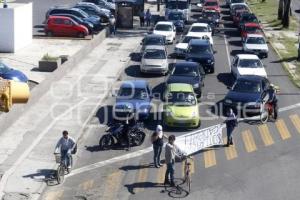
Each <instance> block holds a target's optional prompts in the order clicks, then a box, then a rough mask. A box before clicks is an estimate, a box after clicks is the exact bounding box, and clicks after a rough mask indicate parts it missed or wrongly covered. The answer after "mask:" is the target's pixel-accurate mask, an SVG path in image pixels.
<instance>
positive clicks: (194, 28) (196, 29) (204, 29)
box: [190, 26, 208, 32]
mask: <svg viewBox="0 0 300 200" xmlns="http://www.w3.org/2000/svg"><path fill="white" fill-rule="evenodd" d="M190 32H208V28H207V27H205V26H192V28H191V30H190Z"/></svg>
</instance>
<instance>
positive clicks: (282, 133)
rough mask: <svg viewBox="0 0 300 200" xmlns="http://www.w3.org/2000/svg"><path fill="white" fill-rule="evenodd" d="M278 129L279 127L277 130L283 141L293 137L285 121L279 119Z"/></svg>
mask: <svg viewBox="0 0 300 200" xmlns="http://www.w3.org/2000/svg"><path fill="white" fill-rule="evenodd" d="M276 127H277V129H278V131H279V134H280V136H281V139H283V140H286V139H288V138H290V137H291V134H290V132H289V130H288V128H287V127H286V125H285V123H284V121H283V119H278V120H277V122H276Z"/></svg>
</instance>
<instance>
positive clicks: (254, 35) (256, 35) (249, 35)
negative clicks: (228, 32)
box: [247, 34, 265, 38]
mask: <svg viewBox="0 0 300 200" xmlns="http://www.w3.org/2000/svg"><path fill="white" fill-rule="evenodd" d="M247 37H259V38H265V37H264V36H263V35H260V34H248V35H247Z"/></svg>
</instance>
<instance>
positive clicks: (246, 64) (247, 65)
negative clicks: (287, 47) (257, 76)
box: [239, 59, 263, 68]
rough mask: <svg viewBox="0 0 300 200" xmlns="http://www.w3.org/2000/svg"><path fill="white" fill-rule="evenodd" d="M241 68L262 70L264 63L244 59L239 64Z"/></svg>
mask: <svg viewBox="0 0 300 200" xmlns="http://www.w3.org/2000/svg"><path fill="white" fill-rule="evenodd" d="M239 67H241V68H261V67H263V66H262V63H261V62H260V60H258V59H242V60H240V62H239Z"/></svg>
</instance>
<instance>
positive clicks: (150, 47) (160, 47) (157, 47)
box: [145, 45, 166, 50]
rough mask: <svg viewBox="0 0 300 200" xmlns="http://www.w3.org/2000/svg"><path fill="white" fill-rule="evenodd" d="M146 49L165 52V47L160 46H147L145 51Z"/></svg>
mask: <svg viewBox="0 0 300 200" xmlns="http://www.w3.org/2000/svg"><path fill="white" fill-rule="evenodd" d="M147 49H155V50H156V49H157V50H166V47H165V46H162V45H147V46H146V48H145V50H147Z"/></svg>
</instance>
